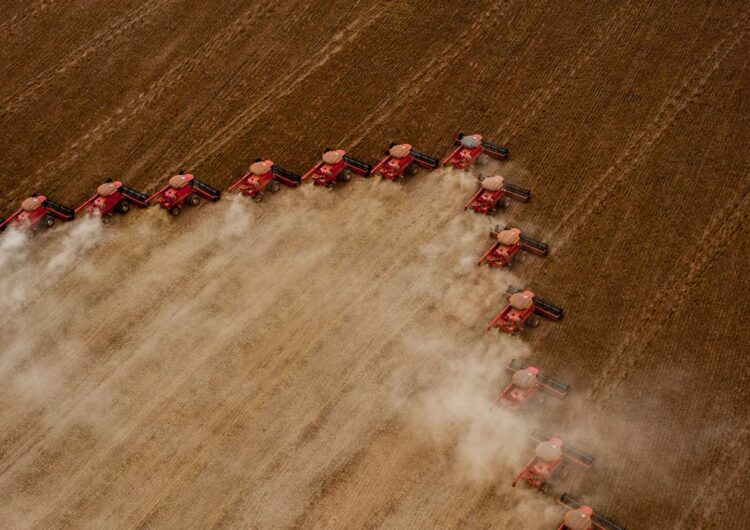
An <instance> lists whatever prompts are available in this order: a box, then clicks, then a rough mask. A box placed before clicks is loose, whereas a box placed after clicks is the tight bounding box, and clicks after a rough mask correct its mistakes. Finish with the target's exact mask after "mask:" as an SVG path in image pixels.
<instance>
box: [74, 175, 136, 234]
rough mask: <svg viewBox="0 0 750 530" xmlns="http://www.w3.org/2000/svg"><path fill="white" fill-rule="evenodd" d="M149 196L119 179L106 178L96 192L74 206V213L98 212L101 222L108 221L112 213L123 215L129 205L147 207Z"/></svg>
mask: <svg viewBox="0 0 750 530" xmlns="http://www.w3.org/2000/svg"><path fill="white" fill-rule="evenodd" d="M148 201H149V197H148V195H145V194H143V193H141V192H140V191H136V190H134V189H132V188H128V187H127V186H123V184H122V182H120V181H119V180H116V181H111V180H108V181H107V182H105V183H104V184H102V185H101V186H99V187H98V188H97V189H96V194H95V195H94V196H93V197H91V198H90V199H89V200H87V201H86V202H84V203H83V204H82V205H80V206H79V207H78V208H76V214H80V213H81V212H83V211H85V212H87V213H90V214H93V213H98V214H99V215H101V217H102V222H103V223H108V222H109V221H110V219H111V218H112V214H114V213H119V214H121V215H125V214H126V213H128V212H129V211H130V205H131V204H132V205H135V206H138V207H139V208H147V207H148Z"/></svg>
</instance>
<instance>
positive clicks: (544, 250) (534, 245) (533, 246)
mask: <svg viewBox="0 0 750 530" xmlns="http://www.w3.org/2000/svg"><path fill="white" fill-rule="evenodd" d="M521 248H523V249H524V250H527V251H529V252H531V253H532V254H536V255H537V256H546V255H547V254H549V245H547V244H546V243H542V242H541V241H537V240H536V239H532V238H530V237H528V236H525V235H523V233H521Z"/></svg>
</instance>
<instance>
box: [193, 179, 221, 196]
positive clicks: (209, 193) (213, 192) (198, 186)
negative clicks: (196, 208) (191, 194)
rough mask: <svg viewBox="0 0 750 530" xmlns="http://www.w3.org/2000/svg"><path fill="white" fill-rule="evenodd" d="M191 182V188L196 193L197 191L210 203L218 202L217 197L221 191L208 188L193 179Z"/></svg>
mask: <svg viewBox="0 0 750 530" xmlns="http://www.w3.org/2000/svg"><path fill="white" fill-rule="evenodd" d="M191 182H192V183H193V187H194V188H195V189H196V191H198V192H199V193H200V194H201V195H203V196H204V197H205V198H206V199H209V200H211V201H218V200H219V197H221V191H219V190H217V189H216V188H213V187H211V186H209V185H208V184H206V183H205V182H201V181H200V180H198V179H197V178H195V177H194V178H193V180H192V181H191Z"/></svg>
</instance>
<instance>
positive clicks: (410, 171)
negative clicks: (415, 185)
mask: <svg viewBox="0 0 750 530" xmlns="http://www.w3.org/2000/svg"><path fill="white" fill-rule="evenodd" d="M418 172H419V166H417V164H415V163H413V162H412V163H411V164H409V165H408V166H407V167H406V171H404V173H406V174H407V175H408V176H410V177H413V176H414V175H416V174H417V173H418Z"/></svg>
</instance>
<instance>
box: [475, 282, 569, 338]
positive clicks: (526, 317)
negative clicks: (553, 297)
mask: <svg viewBox="0 0 750 530" xmlns="http://www.w3.org/2000/svg"><path fill="white" fill-rule="evenodd" d="M506 294H507V295H508V296H509V300H508V305H507V306H505V308H504V309H503V310H502V311H501V312H500V314H498V315H497V316H496V317H495V318H493V319H492V320H491V321H490V323H489V324H488V325H487V329H488V330H491V329H492V328H497V329H498V331H501V332H505V333H517V332H520V331H523V330H524V329H526V327H527V326H530V327H532V328H535V327H537V326H538V325H539V322H540V320H539V317H540V316H542V317H544V318H548V319H550V320H554V321H558V320H562V318H563V310H562V308H561V307H557V306H554V305H552V304H550V303H549V302H545V301H544V300H542V299H541V298H539V297H538V296H536V295H535V294H534V293H533V292H532V291H529V290H521V289H517V288H516V287H513V286H510V285H509V286H508V289H507V291H506Z"/></svg>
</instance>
